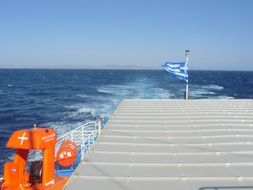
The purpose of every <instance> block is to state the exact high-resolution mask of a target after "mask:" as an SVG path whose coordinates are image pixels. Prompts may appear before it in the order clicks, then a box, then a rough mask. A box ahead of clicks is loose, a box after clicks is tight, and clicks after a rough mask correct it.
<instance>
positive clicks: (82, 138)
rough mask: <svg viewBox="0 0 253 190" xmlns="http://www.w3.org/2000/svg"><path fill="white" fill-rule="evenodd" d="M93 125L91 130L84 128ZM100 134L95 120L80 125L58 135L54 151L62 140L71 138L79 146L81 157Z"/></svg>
mask: <svg viewBox="0 0 253 190" xmlns="http://www.w3.org/2000/svg"><path fill="white" fill-rule="evenodd" d="M92 125H94V128H93V129H92V130H90V129H89V130H87V129H86V128H87V127H89V126H92ZM99 134H100V128H99V126H98V123H97V122H94V121H91V122H88V123H85V124H84V125H81V126H79V127H77V128H75V129H73V130H72V131H69V132H68V133H66V134H64V135H62V136H60V137H59V138H58V139H57V145H56V151H55V152H57V149H59V147H60V144H61V142H62V141H64V140H72V141H73V142H75V143H76V144H77V145H78V146H79V147H80V153H81V159H83V158H84V156H85V155H86V154H87V153H88V152H89V151H90V149H91V147H92V145H93V144H94V142H95V140H96V138H97V137H98V136H99Z"/></svg>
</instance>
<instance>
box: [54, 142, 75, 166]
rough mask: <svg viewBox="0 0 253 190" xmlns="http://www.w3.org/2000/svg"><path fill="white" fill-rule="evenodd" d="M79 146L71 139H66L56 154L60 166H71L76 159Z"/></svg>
mask: <svg viewBox="0 0 253 190" xmlns="http://www.w3.org/2000/svg"><path fill="white" fill-rule="evenodd" d="M77 154H78V146H77V145H76V143H74V142H73V141H71V140H64V141H63V142H62V143H61V146H60V148H59V150H58V152H57V155H56V161H57V163H58V164H59V165H60V166H63V167H70V166H71V165H73V164H74V162H75V161H76V158H77Z"/></svg>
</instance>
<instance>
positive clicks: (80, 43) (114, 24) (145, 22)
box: [0, 0, 253, 70]
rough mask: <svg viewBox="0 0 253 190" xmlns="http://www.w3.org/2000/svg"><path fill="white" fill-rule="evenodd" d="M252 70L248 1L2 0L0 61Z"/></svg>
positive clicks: (252, 20)
mask: <svg viewBox="0 0 253 190" xmlns="http://www.w3.org/2000/svg"><path fill="white" fill-rule="evenodd" d="M185 49H190V50H191V58H190V69H207V70H208V69H215V70H253V56H252V54H253V0H174V1H170V0H100V1H98V0H89V1H88V0H87V1H85V0H82V1H81V0H80V1H77V0H59V1H56V0H16V1H14V0H2V1H0V68H6V67H8V68H112V67H113V68H132V67H134V68H155V69H159V68H161V67H160V66H161V64H162V63H163V62H164V61H166V60H175V61H181V60H183V59H184V50H185Z"/></svg>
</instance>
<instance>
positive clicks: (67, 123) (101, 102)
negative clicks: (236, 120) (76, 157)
mask: <svg viewBox="0 0 253 190" xmlns="http://www.w3.org/2000/svg"><path fill="white" fill-rule="evenodd" d="M184 89H185V83H184V82H182V81H179V80H178V79H174V78H171V77H169V76H168V75H167V74H166V73H165V72H164V71H162V70H36V69H30V70H26V69H16V70H15V69H0V139H1V140H0V157H1V158H0V170H1V169H2V166H3V163H4V161H6V160H7V159H9V158H10V157H11V155H12V153H13V152H12V151H10V150H8V149H6V148H4V147H5V145H6V142H7V140H8V138H9V137H10V135H11V134H12V133H13V131H15V130H18V129H24V128H30V127H31V126H32V125H33V124H34V123H36V124H38V125H43V126H49V127H53V128H55V129H56V131H57V133H58V134H59V135H61V134H63V133H65V132H66V131H68V130H70V129H73V128H75V127H77V126H79V125H80V124H83V123H86V122H88V121H95V120H98V118H99V117H100V115H103V116H110V114H111V113H112V112H113V110H114V109H115V108H116V107H117V105H118V104H119V103H120V101H121V100H122V99H124V98H170V99H175V98H178V99H182V98H183V92H184ZM189 97H190V98H191V99H200V98H215V99H232V98H235V99H239V98H240V99H241V98H244V99H249V98H250V99H253V72H232V71H190V72H189Z"/></svg>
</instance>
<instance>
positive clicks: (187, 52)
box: [184, 50, 190, 100]
mask: <svg viewBox="0 0 253 190" xmlns="http://www.w3.org/2000/svg"><path fill="white" fill-rule="evenodd" d="M189 53H190V50H185V66H186V71H187V74H188V62H189ZM188 96H189V88H188V80H187V82H186V85H185V97H184V99H185V100H188Z"/></svg>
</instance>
